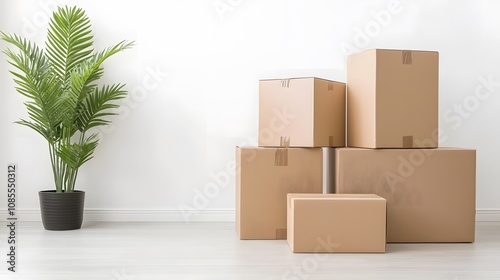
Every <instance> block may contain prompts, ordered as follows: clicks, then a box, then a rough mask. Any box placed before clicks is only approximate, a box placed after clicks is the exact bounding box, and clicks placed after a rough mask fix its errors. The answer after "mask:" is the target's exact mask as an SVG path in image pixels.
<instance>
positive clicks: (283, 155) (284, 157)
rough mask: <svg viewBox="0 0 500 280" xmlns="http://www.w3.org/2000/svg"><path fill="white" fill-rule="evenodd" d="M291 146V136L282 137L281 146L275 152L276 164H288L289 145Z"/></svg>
mask: <svg viewBox="0 0 500 280" xmlns="http://www.w3.org/2000/svg"><path fill="white" fill-rule="evenodd" d="M289 146H290V136H281V137H280V147H282V148H277V149H276V151H275V152H274V165H275V166H288V147H289Z"/></svg>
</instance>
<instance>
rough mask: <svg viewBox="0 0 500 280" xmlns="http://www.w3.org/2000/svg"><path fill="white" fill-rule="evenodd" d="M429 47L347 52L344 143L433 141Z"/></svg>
mask: <svg viewBox="0 0 500 280" xmlns="http://www.w3.org/2000/svg"><path fill="white" fill-rule="evenodd" d="M438 64H439V55H438V52H434V51H409V50H380V49H376V50H368V51H364V52H360V53H357V54H352V55H350V56H349V57H348V58H347V146H348V147H361V148H436V147H438V137H437V133H438V71H439V70H438V67H439V66H438Z"/></svg>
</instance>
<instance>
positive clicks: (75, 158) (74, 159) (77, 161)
mask: <svg viewBox="0 0 500 280" xmlns="http://www.w3.org/2000/svg"><path fill="white" fill-rule="evenodd" d="M98 143H99V140H98V139H97V138H96V136H95V135H92V136H90V137H88V138H86V139H84V140H83V141H82V142H79V143H63V144H61V145H60V146H59V149H58V150H57V155H58V156H59V157H60V158H61V160H62V161H63V162H64V163H65V164H67V165H68V166H69V167H70V168H72V169H74V170H76V169H78V168H79V167H80V166H82V164H84V163H86V162H87V161H89V160H91V159H92V154H93V153H94V150H95V149H96V147H97V144H98Z"/></svg>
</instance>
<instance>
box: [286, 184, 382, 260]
mask: <svg viewBox="0 0 500 280" xmlns="http://www.w3.org/2000/svg"><path fill="white" fill-rule="evenodd" d="M287 211H288V216H287V218H288V221H287V224H288V236H287V239H288V244H289V246H290V248H291V249H292V251H293V252H301V253H312V252H314V253H334V252H335V253H355V252H363V253H383V252H385V242H386V241H385V236H386V231H385V227H386V201H385V199H384V198H381V197H380V196H377V195H373V194H366V195H365V194H358V195H356V194H288V209H287Z"/></svg>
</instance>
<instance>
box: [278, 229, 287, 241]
mask: <svg viewBox="0 0 500 280" xmlns="http://www.w3.org/2000/svg"><path fill="white" fill-rule="evenodd" d="M276 239H286V228H277V229H276Z"/></svg>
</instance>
